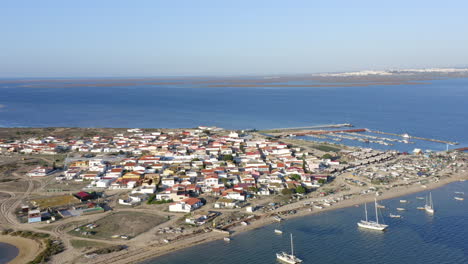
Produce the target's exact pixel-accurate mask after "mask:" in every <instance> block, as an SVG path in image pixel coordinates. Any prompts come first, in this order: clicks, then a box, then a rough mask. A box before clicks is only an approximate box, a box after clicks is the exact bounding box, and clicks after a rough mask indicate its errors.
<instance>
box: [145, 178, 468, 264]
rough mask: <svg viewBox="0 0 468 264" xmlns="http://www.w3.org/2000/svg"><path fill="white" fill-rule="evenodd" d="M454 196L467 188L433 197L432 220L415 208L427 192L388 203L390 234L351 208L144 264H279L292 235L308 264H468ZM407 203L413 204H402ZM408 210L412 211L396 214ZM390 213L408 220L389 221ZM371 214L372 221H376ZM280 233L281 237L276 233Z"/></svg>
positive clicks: (467, 226)
mask: <svg viewBox="0 0 468 264" xmlns="http://www.w3.org/2000/svg"><path fill="white" fill-rule="evenodd" d="M455 191H464V192H465V193H467V194H468V182H455V183H451V184H449V185H446V186H444V187H441V188H439V189H436V190H432V191H431V192H432V197H433V201H434V207H435V210H436V213H435V214H434V215H433V216H431V215H428V214H426V213H425V212H424V211H421V210H417V209H416V207H418V206H424V200H417V199H416V197H417V196H426V195H427V194H428V191H424V192H421V193H417V194H411V195H407V196H404V197H401V198H396V199H390V200H384V201H381V202H380V203H382V204H384V205H385V206H386V207H387V208H388V209H383V210H382V211H381V212H382V215H383V216H384V221H385V223H386V224H388V225H389V229H388V230H387V231H386V232H380V231H369V230H365V229H360V228H358V227H357V225H356V223H357V222H358V221H359V220H360V219H362V218H363V217H364V208H363V206H360V207H349V208H344V209H338V210H335V211H329V212H324V213H320V214H317V215H311V216H306V217H301V218H297V219H292V220H287V221H285V222H284V223H281V224H272V225H269V226H265V227H262V228H260V229H256V230H253V231H249V232H246V233H242V234H239V235H237V236H234V237H233V239H232V240H231V242H229V243H226V242H224V241H222V240H221V241H214V242H209V243H206V244H202V245H199V246H195V247H192V248H188V249H184V250H181V251H177V252H174V253H170V254H167V255H165V256H162V257H159V258H156V259H154V260H150V261H147V262H144V263H145V264H169V263H170V264H178V263H187V260H190V262H191V263H206V264H209V263H213V264H214V263H224V264H238V263H255V264H262V263H265V264H266V263H276V259H275V258H276V256H275V253H276V252H278V251H283V250H285V251H289V250H290V244H289V233H292V234H293V236H294V251H295V252H296V254H297V255H298V256H299V257H300V258H302V259H303V261H304V262H303V263H305V264H307V263H327V264H335V263H336V264H342V263H360V264H375V263H408V264H419V263H421V264H423V263H424V264H442V263H446V264H455V263H456V264H458V263H468V243H467V242H468V202H467V201H457V200H454V199H453V196H454V192H455ZM400 199H406V200H408V201H409V203H408V204H401V203H400V202H399V200H400ZM396 207H406V209H407V211H404V212H400V211H396V209H395V208H396ZM389 213H393V214H397V213H398V214H400V215H402V217H403V218H401V219H396V218H389V217H388V215H389ZM373 216H374V215H373V213H369V217H371V218H372V217H373ZM277 228H279V229H281V230H282V231H283V234H282V235H277V234H275V233H274V229H277Z"/></svg>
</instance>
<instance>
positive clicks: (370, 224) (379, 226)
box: [357, 199, 388, 231]
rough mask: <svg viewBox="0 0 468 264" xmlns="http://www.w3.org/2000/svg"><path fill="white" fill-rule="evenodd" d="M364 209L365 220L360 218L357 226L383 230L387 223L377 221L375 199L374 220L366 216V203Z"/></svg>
mask: <svg viewBox="0 0 468 264" xmlns="http://www.w3.org/2000/svg"><path fill="white" fill-rule="evenodd" d="M364 210H365V212H366V220H361V221H359V222H358V223H357V225H358V226H359V227H362V228H368V229H373V230H379V231H384V230H385V229H387V227H388V225H384V224H380V223H379V214H378V211H377V199H375V221H369V220H368V217H367V204H364Z"/></svg>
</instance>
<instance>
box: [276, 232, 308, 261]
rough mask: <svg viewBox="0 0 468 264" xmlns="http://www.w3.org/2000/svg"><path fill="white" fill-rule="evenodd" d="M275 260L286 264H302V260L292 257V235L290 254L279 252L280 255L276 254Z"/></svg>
mask: <svg viewBox="0 0 468 264" xmlns="http://www.w3.org/2000/svg"><path fill="white" fill-rule="evenodd" d="M276 258H277V259H279V260H281V261H283V262H285V263H288V264H297V263H302V259H300V258H298V257H296V256H294V246H293V237H292V234H291V254H288V253H286V252H284V251H283V252H280V253H276Z"/></svg>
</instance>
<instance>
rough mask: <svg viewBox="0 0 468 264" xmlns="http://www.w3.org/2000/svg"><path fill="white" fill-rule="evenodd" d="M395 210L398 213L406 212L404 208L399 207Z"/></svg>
mask: <svg viewBox="0 0 468 264" xmlns="http://www.w3.org/2000/svg"><path fill="white" fill-rule="evenodd" d="M397 210H398V211H406V209H405V208H401V207H398V208H397Z"/></svg>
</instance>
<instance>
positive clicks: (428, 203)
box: [424, 193, 434, 214]
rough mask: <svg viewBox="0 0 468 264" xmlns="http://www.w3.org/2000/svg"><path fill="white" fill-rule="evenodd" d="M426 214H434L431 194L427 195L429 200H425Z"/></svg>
mask: <svg viewBox="0 0 468 264" xmlns="http://www.w3.org/2000/svg"><path fill="white" fill-rule="evenodd" d="M424 210H426V212H428V213H430V214H433V213H434V203H433V202H432V193H429V199H428V200H426V205H425V206H424Z"/></svg>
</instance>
